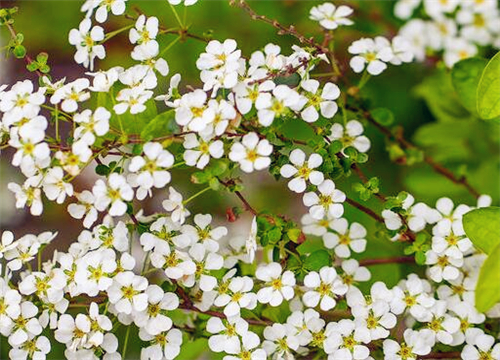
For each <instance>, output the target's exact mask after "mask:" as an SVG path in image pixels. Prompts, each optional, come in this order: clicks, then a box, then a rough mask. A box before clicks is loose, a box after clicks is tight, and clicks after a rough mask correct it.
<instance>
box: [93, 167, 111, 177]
mask: <svg viewBox="0 0 500 360" xmlns="http://www.w3.org/2000/svg"><path fill="white" fill-rule="evenodd" d="M110 171H111V169H110V168H109V167H107V166H106V165H104V164H99V165H97V166H96V167H95V173H96V174H97V175H101V176H108V174H109V173H110Z"/></svg>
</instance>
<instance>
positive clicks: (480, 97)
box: [477, 52, 500, 120]
mask: <svg viewBox="0 0 500 360" xmlns="http://www.w3.org/2000/svg"><path fill="white" fill-rule="evenodd" d="M477 112H478V114H479V117H480V118H481V119H485V120H491V119H494V118H496V117H498V116H500V52H498V53H497V54H496V55H495V56H494V57H493V58H492V59H491V60H490V61H489V62H488V65H486V67H485V68H484V71H483V74H482V75H481V79H480V80H479V85H478V87H477Z"/></svg>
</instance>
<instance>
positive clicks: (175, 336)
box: [139, 0, 187, 360]
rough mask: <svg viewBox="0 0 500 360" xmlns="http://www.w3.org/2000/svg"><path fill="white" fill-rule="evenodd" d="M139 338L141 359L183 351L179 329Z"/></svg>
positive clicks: (171, 356)
mask: <svg viewBox="0 0 500 360" xmlns="http://www.w3.org/2000/svg"><path fill="white" fill-rule="evenodd" d="M169 1H171V0H169ZM186 1H187V0H186ZM139 338H140V339H141V340H143V341H150V342H151V344H152V345H151V346H149V347H146V348H142V350H141V359H162V358H164V359H166V360H173V359H175V358H176V357H177V355H179V353H180V351H181V345H182V332H181V331H180V330H179V329H171V330H170V331H168V332H162V333H160V334H158V335H150V334H148V333H147V332H146V331H144V330H143V329H140V330H139Z"/></svg>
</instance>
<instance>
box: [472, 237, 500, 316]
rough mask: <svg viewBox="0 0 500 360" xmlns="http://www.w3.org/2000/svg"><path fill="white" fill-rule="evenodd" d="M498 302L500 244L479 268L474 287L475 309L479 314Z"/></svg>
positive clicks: (499, 294)
mask: <svg viewBox="0 0 500 360" xmlns="http://www.w3.org/2000/svg"><path fill="white" fill-rule="evenodd" d="M498 301H500V244H498V245H497V246H496V247H495V248H494V249H493V251H492V252H491V253H490V255H489V256H488V258H487V259H486V261H485V262H484V264H483V266H482V267H481V271H480V273H479V279H478V281H477V286H476V308H477V310H478V311H480V312H485V311H488V310H489V309H491V307H492V306H493V305H495V304H496V303H497V302H498Z"/></svg>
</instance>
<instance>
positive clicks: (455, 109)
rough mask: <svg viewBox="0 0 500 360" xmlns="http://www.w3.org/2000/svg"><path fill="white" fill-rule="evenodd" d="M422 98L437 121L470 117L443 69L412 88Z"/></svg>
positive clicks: (451, 120) (449, 77)
mask: <svg viewBox="0 0 500 360" xmlns="http://www.w3.org/2000/svg"><path fill="white" fill-rule="evenodd" d="M414 92H415V94H416V95H417V96H418V97H420V98H422V99H424V100H425V103H426V104H427V106H428V107H429V110H430V111H431V113H432V115H433V116H434V117H435V118H436V119H437V120H438V121H439V122H455V121H460V120H462V121H463V120H467V119H471V118H472V117H471V115H470V113H469V112H468V111H467V110H466V109H465V108H464V107H463V106H462V105H461V104H460V100H459V99H458V95H457V94H455V91H454V89H453V85H452V83H451V76H450V75H449V74H448V73H446V72H445V71H440V72H438V73H436V74H435V75H432V76H428V77H426V78H425V80H424V81H423V82H422V83H421V84H420V85H418V86H417V87H416V88H415V89H414Z"/></svg>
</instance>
